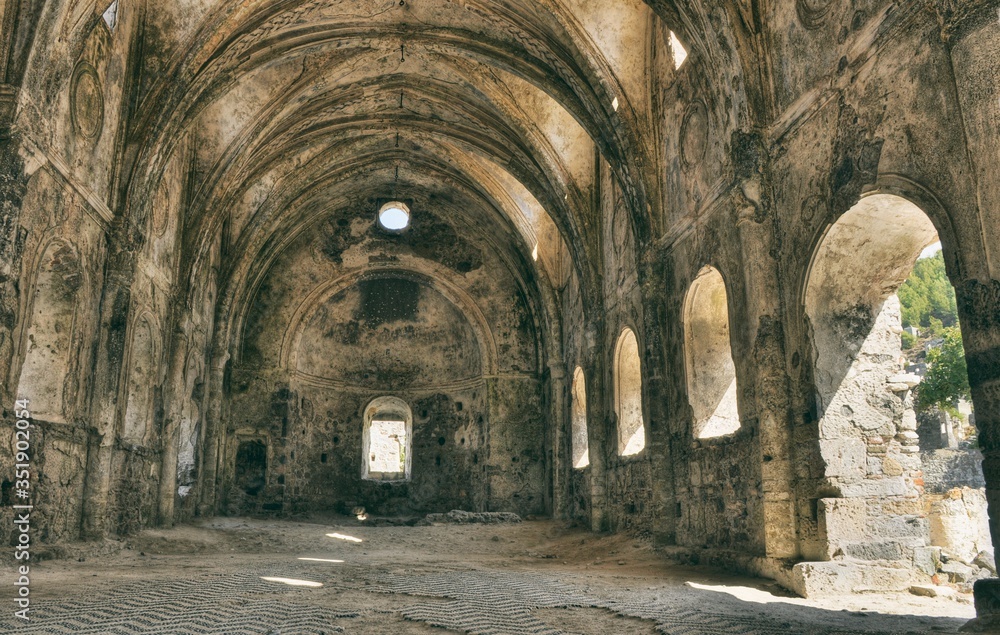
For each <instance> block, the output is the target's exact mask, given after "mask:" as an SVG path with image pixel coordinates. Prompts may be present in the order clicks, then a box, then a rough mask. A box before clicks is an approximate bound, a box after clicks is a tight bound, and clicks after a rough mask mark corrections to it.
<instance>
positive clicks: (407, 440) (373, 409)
mask: <svg viewBox="0 0 1000 635" xmlns="http://www.w3.org/2000/svg"><path fill="white" fill-rule="evenodd" d="M412 436H413V414H412V413H411V412H410V407H409V406H408V405H407V404H406V402H405V401H403V400H402V399H397V398H396V397H379V398H378V399H376V400H374V401H372V402H371V403H370V404H368V407H367V408H365V429H364V440H363V442H362V446H363V450H364V454H363V460H362V478H364V479H367V480H372V481H407V480H409V479H410V469H411V466H412V464H413V456H412V447H413V440H412Z"/></svg>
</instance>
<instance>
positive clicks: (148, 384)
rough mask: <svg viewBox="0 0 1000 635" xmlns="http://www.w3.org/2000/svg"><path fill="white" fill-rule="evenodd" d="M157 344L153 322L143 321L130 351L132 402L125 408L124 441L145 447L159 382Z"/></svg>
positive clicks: (129, 390)
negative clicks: (156, 386)
mask: <svg viewBox="0 0 1000 635" xmlns="http://www.w3.org/2000/svg"><path fill="white" fill-rule="evenodd" d="M155 355H156V344H155V342H154V340H153V330H152V328H151V327H150V325H149V322H148V321H146V320H145V319H141V320H139V321H138V322H136V324H135V328H134V331H133V333H132V347H131V349H130V352H129V371H128V384H127V386H126V390H127V391H128V392H127V394H128V400H127V402H126V405H125V425H124V426H123V429H122V440H124V441H125V442H127V443H132V444H141V443H142V442H143V441H144V440H145V438H146V433H147V431H148V430H149V421H150V419H151V417H152V409H153V408H152V405H153V398H152V397H153V384H155V383H156V374H155V369H156V358H155Z"/></svg>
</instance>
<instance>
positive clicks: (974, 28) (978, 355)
mask: <svg viewBox="0 0 1000 635" xmlns="http://www.w3.org/2000/svg"><path fill="white" fill-rule="evenodd" d="M935 4H936V8H937V11H938V16H939V18H940V22H941V38H942V40H943V41H944V42H945V44H946V46H947V47H948V50H949V52H950V54H951V59H952V69H953V72H954V76H955V90H956V93H957V96H958V100H959V104H960V106H961V113H962V124H963V126H964V134H965V140H966V143H967V144H968V159H969V168H970V172H971V176H972V178H973V179H974V182H975V188H976V191H975V199H974V203H973V204H972V205H969V206H968V207H967V209H965V210H961V211H964V212H965V213H966V214H965V218H967V219H968V220H967V221H966V222H968V223H969V224H971V225H972V229H973V232H970V233H972V235H978V236H979V237H980V239H981V241H982V242H981V243H980V244H974V243H973V242H972V241H971V240H970V241H968V244H960V245H958V246H957V249H958V251H959V252H960V253H961V255H962V260H963V264H964V269H965V271H964V272H963V276H962V277H963V278H964V281H962V282H961V283H959V284H956V294H957V296H958V314H959V319H960V320H961V325H962V338H963V340H964V342H965V355H966V361H967V362H968V369H969V384H970V386H971V388H972V402H973V406H974V408H975V413H976V427H977V429H978V430H979V445H980V448H981V449H982V452H983V474H984V476H985V477H986V498H987V503H988V507H989V515H990V533H991V535H992V537H993V544H994V545H998V544H1000V155H998V154H997V152H996V147H997V143H998V142H1000V133H998V131H997V125H996V122H997V119H998V117H1000V85H998V83H997V82H996V81H995V79H996V74H997V71H998V69H1000V65H998V61H997V57H996V51H997V47H998V46H1000V7H998V6H997V3H996V1H995V0H966V1H964V2H959V1H958V0H935ZM958 211H960V210H956V212H958ZM976 216H978V218H976ZM975 594H976V612H977V614H978V615H979V616H980V621H981V622H984V623H985V622H988V624H981V626H984V627H986V628H996V629H997V630H1000V580H996V579H990V580H981V581H979V582H977V583H976V585H975ZM970 626H972V625H970ZM970 630H971V629H970Z"/></svg>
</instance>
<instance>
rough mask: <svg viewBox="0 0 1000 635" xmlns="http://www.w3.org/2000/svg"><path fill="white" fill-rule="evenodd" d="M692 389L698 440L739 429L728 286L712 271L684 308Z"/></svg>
mask: <svg viewBox="0 0 1000 635" xmlns="http://www.w3.org/2000/svg"><path fill="white" fill-rule="evenodd" d="M684 356H685V362H686V364H685V365H686V366H687V390H688V400H689V401H690V403H691V409H692V410H693V411H694V436H695V437H696V438H698V439H708V438H712V437H720V436H724V435H727V434H732V433H734V432H736V431H737V430H739V428H740V413H739V408H738V404H737V400H736V395H737V388H736V365H735V364H734V363H733V351H732V347H731V345H730V340H729V304H728V302H727V297H726V283H725V282H724V281H723V280H722V275H721V274H720V273H719V272H718V271H717V270H716V269H715V268H713V267H705V268H704V269H702V270H701V272H700V273H699V274H698V277H697V278H695V281H694V282H693V283H692V284H691V289H690V290H689V291H688V295H687V300H686V302H685V305H684Z"/></svg>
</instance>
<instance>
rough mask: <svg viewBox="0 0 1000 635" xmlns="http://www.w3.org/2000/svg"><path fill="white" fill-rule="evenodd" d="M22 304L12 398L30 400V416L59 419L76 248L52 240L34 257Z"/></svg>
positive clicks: (68, 359)
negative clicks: (29, 288) (25, 305)
mask: <svg viewBox="0 0 1000 635" xmlns="http://www.w3.org/2000/svg"><path fill="white" fill-rule="evenodd" d="M36 271H37V274H36V278H35V285H34V292H33V294H32V297H31V301H30V303H29V305H28V313H27V315H26V319H25V323H26V324H27V328H26V329H25V335H24V340H23V344H22V351H23V357H22V364H21V371H20V376H19V378H18V381H17V391H18V396H19V397H23V398H25V399H30V400H31V407H32V412H33V414H34V415H35V416H36V417H47V418H54V419H57V420H63V419H65V417H66V414H67V410H68V406H69V404H68V401H69V395H68V392H69V380H70V378H71V376H72V374H73V373H71V372H70V370H71V365H72V363H73V345H74V339H75V338H74V333H75V327H76V315H77V307H78V305H79V300H80V288H81V286H82V283H83V275H84V274H83V269H82V267H81V263H80V258H79V256H78V255H77V252H76V249H75V248H74V247H73V246H72V245H71V244H70V243H68V242H65V241H63V240H55V241H53V242H51V243H49V245H48V246H47V247H46V248H45V250H44V251H43V252H42V255H41V257H40V258H39V259H38V261H37V268H36Z"/></svg>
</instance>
